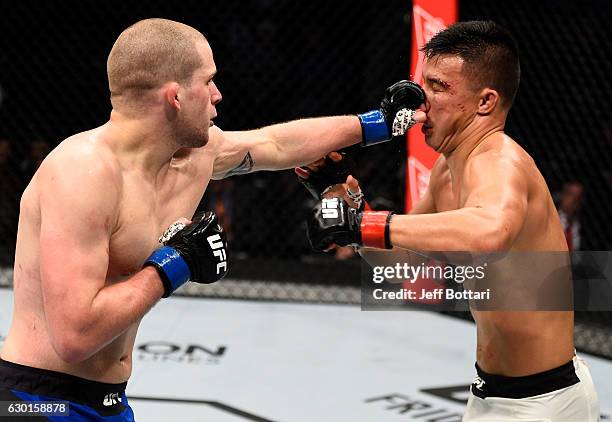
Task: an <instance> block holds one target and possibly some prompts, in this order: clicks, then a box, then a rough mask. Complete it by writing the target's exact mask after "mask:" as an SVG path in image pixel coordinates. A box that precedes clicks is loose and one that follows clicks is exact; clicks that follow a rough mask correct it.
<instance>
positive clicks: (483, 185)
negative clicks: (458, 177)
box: [463, 160, 529, 238]
mask: <svg viewBox="0 0 612 422" xmlns="http://www.w3.org/2000/svg"><path fill="white" fill-rule="evenodd" d="M481 164H482V163H481ZM465 182H466V183H465V185H464V186H465V189H464V192H463V195H464V196H465V202H464V205H463V206H464V207H465V208H475V209H478V210H479V211H480V212H482V214H483V215H485V216H487V217H489V218H490V219H491V224H496V225H499V226H500V229H501V230H503V231H505V232H507V233H508V236H510V237H511V238H514V237H515V236H516V234H518V232H519V231H520V229H521V228H522V226H523V223H524V220H525V217H526V214H527V206H528V197H529V190H528V189H529V186H528V183H527V176H526V175H525V174H524V172H523V170H522V169H521V168H520V166H518V165H516V163H513V162H511V161H504V160H501V161H497V162H489V163H486V164H483V165H482V166H480V167H479V169H478V172H477V173H474V172H472V173H471V174H470V175H469V177H467V178H466V180H465Z"/></svg>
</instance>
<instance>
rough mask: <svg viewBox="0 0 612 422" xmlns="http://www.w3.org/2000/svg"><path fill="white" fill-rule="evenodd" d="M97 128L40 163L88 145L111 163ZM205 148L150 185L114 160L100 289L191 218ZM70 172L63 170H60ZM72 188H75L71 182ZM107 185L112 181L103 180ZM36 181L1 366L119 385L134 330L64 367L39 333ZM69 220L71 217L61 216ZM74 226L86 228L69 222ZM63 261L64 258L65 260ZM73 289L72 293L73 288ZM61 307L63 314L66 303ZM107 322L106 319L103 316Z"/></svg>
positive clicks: (207, 170)
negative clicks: (115, 193)
mask: <svg viewBox="0 0 612 422" xmlns="http://www.w3.org/2000/svg"><path fill="white" fill-rule="evenodd" d="M103 128H104V127H102V128H98V129H94V130H92V131H89V132H84V133H81V134H78V135H75V136H73V137H71V138H69V139H67V140H66V141H64V142H63V143H62V144H60V146H59V147H58V148H56V150H54V152H52V153H51V154H50V156H49V157H48V158H47V160H63V159H64V158H63V156H64V154H63V152H64V150H66V149H70V148H80V147H81V146H82V144H83V143H90V144H91V147H92V148H94V149H96V153H98V152H99V154H100V155H101V156H104V157H110V159H111V160H112V159H113V158H114V159H117V158H116V157H114V156H113V153H112V151H111V150H110V148H109V147H108V145H107V144H106V143H105V141H104V129H103ZM209 149H210V148H208V149H207V148H201V149H198V150H187V153H186V154H185V155H184V156H182V157H181V158H180V159H173V160H172V162H171V164H170V166H169V168H168V170H167V172H165V173H164V174H163V175H160V177H158V179H157V180H156V181H151V180H146V178H145V177H144V176H143V175H142V174H140V173H139V172H138V171H135V170H134V169H133V168H131V167H130V166H129V165H126V163H120V162H119V161H118V160H117V164H118V165H116V168H117V171H118V172H119V174H117V175H115V176H117V177H116V179H117V180H120V181H121V182H120V183H121V186H120V192H121V194H120V201H119V203H118V210H117V218H116V220H115V221H110V222H109V224H112V226H113V230H112V236H111V239H110V244H109V246H108V247H109V256H110V259H109V265H108V271H107V275H106V284H107V285H110V284H114V283H121V282H122V281H123V280H125V279H127V278H128V277H130V275H132V274H134V273H136V272H138V271H139V270H140V269H141V268H142V265H143V263H144V261H145V259H146V258H147V257H148V256H149V255H150V254H151V252H152V251H153V250H154V249H155V248H157V246H158V238H159V236H160V235H161V233H163V231H164V230H165V229H166V228H167V227H168V226H169V225H170V224H171V223H173V222H174V221H176V220H177V219H179V218H180V217H187V218H190V217H191V216H192V215H193V213H194V212H195V210H196V207H197V205H198V203H199V201H200V199H201V197H202V194H203V192H204V190H205V189H206V186H207V185H208V182H209V181H210V178H211V175H212V167H213V157H212V155H210V151H209ZM63 165H65V167H66V171H70V162H65V163H63ZM74 183H79V181H78V180H75V181H74ZM109 183H111V181H110V180H109ZM39 198H40V192H39V182H38V174H36V175H34V177H33V178H32V181H31V182H30V184H29V185H28V187H27V189H26V190H25V192H24V194H23V197H22V200H21V212H20V218H19V233H18V237H17V249H16V254H15V272H14V312H13V321H12V325H11V328H10V331H9V333H8V336H7V339H6V341H5V344H4V347H3V349H2V358H3V359H5V360H8V361H12V362H15V363H19V364H23V365H28V366H32V367H36V368H44V369H50V370H54V371H59V372H64V373H69V374H73V375H76V376H79V377H82V378H87V379H92V380H97V381H101V382H109V383H119V382H123V381H126V380H127V379H128V378H129V376H130V373H131V368H132V357H131V355H132V349H133V346H134V341H135V337H136V333H137V329H138V324H134V325H133V326H131V327H130V328H129V329H128V330H126V331H125V332H123V333H122V334H120V335H119V336H118V337H116V338H115V339H114V340H113V341H111V342H110V343H109V344H107V345H106V346H105V347H103V348H102V349H101V350H99V351H98V352H96V353H95V354H94V355H93V356H91V357H90V358H88V359H87V360H85V361H83V362H80V363H75V364H69V363H67V362H65V361H64V360H62V359H61V358H60V356H59V355H58V353H57V352H56V350H55V349H54V347H53V345H52V342H51V339H50V336H49V332H48V329H47V327H46V324H47V322H46V318H45V308H44V306H43V296H42V289H41V277H40V264H39V259H40V243H39V234H40V227H41V210H40V202H39ZM65 212H66V218H68V219H69V218H70V209H66V210H65ZM75 224H87V223H86V222H85V223H84V222H82V221H75ZM66 259H70V257H66ZM75 288H78V286H75ZM65 306H67V307H69V306H70V297H66V299H65ZM108 317H109V318H112V317H113V315H109V316H108Z"/></svg>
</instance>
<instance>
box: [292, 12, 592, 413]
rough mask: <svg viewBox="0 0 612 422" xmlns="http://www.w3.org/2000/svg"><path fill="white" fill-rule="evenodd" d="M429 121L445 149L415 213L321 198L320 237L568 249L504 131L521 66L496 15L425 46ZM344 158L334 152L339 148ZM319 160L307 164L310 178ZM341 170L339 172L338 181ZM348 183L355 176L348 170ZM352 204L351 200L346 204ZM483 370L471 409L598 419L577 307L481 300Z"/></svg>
mask: <svg viewBox="0 0 612 422" xmlns="http://www.w3.org/2000/svg"><path fill="white" fill-rule="evenodd" d="M423 50H424V52H425V56H426V58H425V63H424V67H423V81H424V90H425V93H426V100H425V103H424V105H423V106H422V110H423V111H425V113H426V116H427V117H426V121H425V123H424V124H423V127H422V130H423V132H424V134H425V141H426V143H427V145H428V146H430V147H431V148H433V149H434V150H436V151H437V152H439V153H441V155H440V157H439V158H438V160H437V161H436V163H435V165H434V167H433V169H432V172H431V179H430V183H429V187H428V189H427V192H426V193H425V195H424V197H423V198H422V199H421V200H420V201H419V202H418V203H417V204H416V205H415V206H414V208H413V209H412V211H411V212H410V214H409V215H394V214H393V213H392V212H389V211H382V212H381V211H379V212H373V211H367V210H361V209H357V210H356V209H355V208H352V207H350V206H349V204H347V203H346V202H345V201H344V200H342V199H339V198H335V199H333V198H332V199H323V201H322V202H321V203H319V204H318V205H317V207H316V208H315V210H314V211H313V214H312V216H311V219H310V221H309V237H310V240H311V243H312V245H313V246H314V247H315V249H318V250H324V249H327V248H329V247H330V245H333V244H337V245H357V246H365V247H372V248H381V249H391V248H403V249H408V250H412V251H472V252H491V251H561V252H564V251H567V244H566V241H565V237H564V234H563V231H562V229H561V224H560V222H559V217H558V214H557V212H556V210H555V206H554V203H553V201H552V198H551V195H550V192H549V190H548V187H547V185H546V182H545V181H544V178H543V177H542V175H541V174H540V172H539V171H538V169H537V167H536V165H535V163H534V161H533V159H532V158H531V157H530V156H529V154H528V153H527V152H525V151H524V150H523V149H522V148H521V147H520V146H519V145H518V144H517V143H516V142H515V141H514V140H512V139H511V138H510V137H509V136H508V135H507V134H505V133H504V125H505V121H506V117H507V115H508V112H509V110H510V107H511V106H512V103H513V100H514V97H515V95H516V92H517V89H518V85H519V79H520V66H519V58H518V49H517V46H516V44H515V41H514V40H513V38H512V36H511V35H510V34H509V33H508V32H507V31H506V30H504V29H502V28H500V27H499V26H498V25H496V24H495V23H493V22H479V21H473V22H464V23H457V24H455V25H452V26H450V27H448V28H447V29H445V30H443V31H442V32H440V33H438V34H437V35H435V36H434V37H433V38H432V39H431V40H430V41H429V42H428V43H427V44H426V45H425V47H424V48H423ZM335 161H337V157H336V160H335ZM315 171H316V168H315V167H311V168H310V169H308V170H306V171H305V172H304V171H303V172H302V174H301V176H302V177H303V178H306V179H308V178H309V177H310V173H312V174H315ZM335 182H337V180H336V181H334V183H335ZM346 182H347V184H348V188H349V190H350V192H352V193H353V196H354V194H356V193H358V192H359V186H358V184H357V181H356V180H355V179H353V178H348V179H347V180H346ZM351 205H353V206H355V205H356V204H351ZM472 314H473V316H474V319H475V321H476V326H477V339H478V340H477V342H478V344H477V350H476V371H477V378H476V380H475V382H474V383H473V384H472V387H471V395H470V398H469V401H468V406H467V409H466V412H465V415H464V420H465V421H479V422H480V421H482V422H484V421H490V422H501V421H518V420H532V421H535V420H537V421H584V422H589V421H597V420H599V404H598V398H597V393H596V391H595V388H594V385H593V382H592V379H591V376H590V373H589V370H588V368H587V366H586V365H585V363H584V361H582V360H581V359H580V358H578V357H576V356H575V351H574V342H573V312H571V311H560V312H549V311H546V312H544V311H540V312H536V311H528V312H510V311H486V312H485V311H477V310H476V309H472Z"/></svg>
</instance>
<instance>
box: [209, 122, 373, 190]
mask: <svg viewBox="0 0 612 422" xmlns="http://www.w3.org/2000/svg"><path fill="white" fill-rule="evenodd" d="M361 137H362V135H361V125H360V123H359V119H358V118H357V116H335V117H319V118H311V119H302V120H295V121H292V122H288V123H281V124H277V125H272V126H267V127H264V128H261V129H256V130H249V131H243V132H229V131H227V132H224V131H222V130H220V129H218V128H216V127H213V128H212V129H211V140H212V141H213V142H214V144H215V146H216V148H217V154H216V157H215V161H214V168H213V178H215V179H221V178H224V177H228V176H233V175H237V174H245V173H248V172H251V171H257V170H281V169H287V168H292V167H295V166H298V165H302V164H305V163H310V162H312V161H315V160H317V159H319V158H321V157H322V156H324V155H325V154H327V153H328V152H329V151H333V150H336V149H342V148H345V147H348V146H350V145H353V144H356V143H357V142H360V141H361Z"/></svg>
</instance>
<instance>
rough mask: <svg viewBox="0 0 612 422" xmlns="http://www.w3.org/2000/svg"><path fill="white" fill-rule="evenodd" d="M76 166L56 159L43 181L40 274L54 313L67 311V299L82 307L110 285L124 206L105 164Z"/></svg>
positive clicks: (45, 173)
mask: <svg viewBox="0 0 612 422" xmlns="http://www.w3.org/2000/svg"><path fill="white" fill-rule="evenodd" d="M92 167H93V168H92ZM70 170H71V171H70V172H68V171H67V170H66V166H62V165H59V164H56V163H50V164H47V168H45V169H42V171H41V174H40V180H39V192H40V217H41V224H40V238H39V244H40V253H39V256H40V277H41V288H42V293H43V299H44V302H45V308H46V311H48V312H49V314H50V315H48V316H53V315H55V314H56V313H58V312H59V313H62V314H64V313H65V312H64V311H62V309H63V308H62V307H64V306H65V304H66V300H69V303H71V304H72V305H73V306H74V308H75V309H78V307H79V305H80V304H82V303H84V302H87V301H89V300H90V299H92V298H93V296H94V295H95V294H96V292H97V291H98V290H99V289H101V288H102V287H103V286H104V283H105V278H106V272H107V270H108V262H109V243H110V236H111V233H112V229H113V222H114V220H113V219H114V217H115V213H116V209H117V205H118V201H117V199H116V198H117V192H116V190H115V188H114V186H113V184H112V182H111V181H109V179H108V177H105V176H107V175H106V174H105V171H104V170H103V169H102V170H101V169H100V168H96V166H95V165H94V166H89V167H88V166H84V165H83V164H77V165H75V166H72V167H70Z"/></svg>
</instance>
